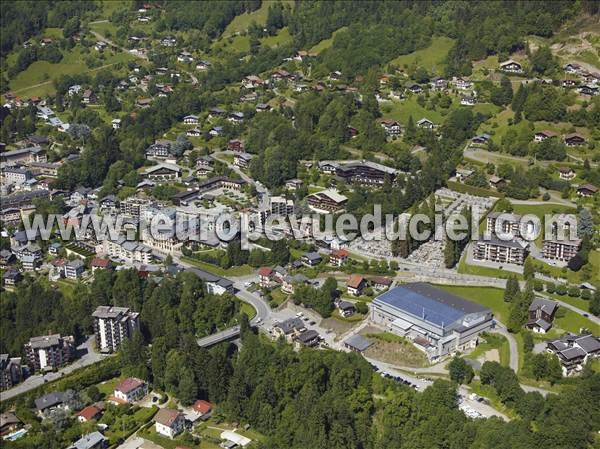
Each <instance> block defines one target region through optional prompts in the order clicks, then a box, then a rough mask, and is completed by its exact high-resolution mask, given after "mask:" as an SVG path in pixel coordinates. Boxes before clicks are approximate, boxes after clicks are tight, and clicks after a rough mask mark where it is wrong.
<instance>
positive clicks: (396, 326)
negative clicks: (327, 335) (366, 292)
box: [371, 282, 493, 360]
mask: <svg viewBox="0 0 600 449" xmlns="http://www.w3.org/2000/svg"><path fill="white" fill-rule="evenodd" d="M371 319H372V320H373V321H374V322H375V323H378V324H380V325H383V326H385V327H386V328H387V329H388V330H390V331H391V332H393V333H395V334H397V335H401V336H405V337H408V338H410V339H411V340H412V341H413V342H414V343H415V344H417V345H418V346H419V347H421V348H422V349H423V350H424V351H425V352H426V353H427V355H428V357H429V359H430V360H435V359H437V358H439V357H442V356H444V355H447V354H451V353H453V352H455V351H465V350H467V349H470V348H473V347H475V346H476V345H477V340H478V336H479V333H481V332H482V331H485V330H487V329H489V328H490V327H492V324H493V317H492V311H491V310H490V309H489V308H487V307H484V306H482V305H480V304H477V303H475V302H472V301H469V300H467V299H465V298H462V297H460V296H457V295H454V294H452V293H450V292H447V291H445V290H442V289H439V288H436V287H433V286H432V285H430V284H426V283H422V282H415V283H410V284H405V285H401V286H398V287H395V288H393V289H391V290H389V291H387V292H385V293H383V294H382V295H380V296H378V297H377V298H375V299H374V300H373V303H372V307H371Z"/></svg>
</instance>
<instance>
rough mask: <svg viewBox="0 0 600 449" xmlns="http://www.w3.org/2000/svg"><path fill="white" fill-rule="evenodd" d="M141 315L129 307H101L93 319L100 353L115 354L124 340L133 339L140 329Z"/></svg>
mask: <svg viewBox="0 0 600 449" xmlns="http://www.w3.org/2000/svg"><path fill="white" fill-rule="evenodd" d="M139 315H140V314H139V313H137V312H133V311H131V310H129V308H128V307H113V306H99V307H98V308H97V309H96V311H95V312H94V313H93V314H92V317H93V318H94V335H95V336H96V347H97V348H98V349H99V350H100V352H114V351H116V350H117V349H118V348H119V346H120V345H121V342H122V341H123V340H124V339H126V338H131V336H132V335H133V333H134V332H135V331H136V330H137V329H139Z"/></svg>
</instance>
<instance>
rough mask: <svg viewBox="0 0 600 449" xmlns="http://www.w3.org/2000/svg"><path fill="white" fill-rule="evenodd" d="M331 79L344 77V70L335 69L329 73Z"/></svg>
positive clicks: (337, 79)
mask: <svg viewBox="0 0 600 449" xmlns="http://www.w3.org/2000/svg"><path fill="white" fill-rule="evenodd" d="M329 79H330V80H331V81H339V80H341V79H342V72H340V71H339V70H335V71H333V72H331V73H330V74H329Z"/></svg>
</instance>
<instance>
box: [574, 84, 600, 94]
mask: <svg viewBox="0 0 600 449" xmlns="http://www.w3.org/2000/svg"><path fill="white" fill-rule="evenodd" d="M599 91H600V88H598V86H590V85H587V84H585V85H583V86H581V87H580V88H579V93H580V94H582V95H589V96H592V97H593V96H594V95H598V92H599Z"/></svg>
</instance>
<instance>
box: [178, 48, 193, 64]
mask: <svg viewBox="0 0 600 449" xmlns="http://www.w3.org/2000/svg"><path fill="white" fill-rule="evenodd" d="M177 61H179V62H183V63H185V64H190V63H191V62H193V61H194V58H193V57H192V54H191V53H190V52H189V51H182V52H180V53H179V54H178V55H177Z"/></svg>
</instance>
